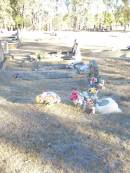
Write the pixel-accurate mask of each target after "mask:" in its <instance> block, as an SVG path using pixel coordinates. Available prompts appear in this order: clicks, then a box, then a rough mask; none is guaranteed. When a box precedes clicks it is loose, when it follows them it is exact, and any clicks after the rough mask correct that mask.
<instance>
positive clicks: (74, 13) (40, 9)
mask: <svg viewBox="0 0 130 173" xmlns="http://www.w3.org/2000/svg"><path fill="white" fill-rule="evenodd" d="M129 22H130V6H129V1H128V0H122V1H121V0H98V1H97V0H0V27H1V28H8V29H11V28H29V29H33V30H63V29H64V30H74V31H78V30H84V29H91V28H97V29H102V28H110V27H111V28H112V27H113V26H117V25H121V26H123V27H124V29H126V27H127V26H128V25H129Z"/></svg>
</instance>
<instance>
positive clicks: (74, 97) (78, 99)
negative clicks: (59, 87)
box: [70, 89, 84, 105]
mask: <svg viewBox="0 0 130 173" xmlns="http://www.w3.org/2000/svg"><path fill="white" fill-rule="evenodd" d="M70 100H71V101H72V102H73V104H74V105H78V104H79V105H82V104H83V100H84V98H83V97H82V96H81V93H80V92H79V91H78V90H77V89H73V90H72V92H71V95H70Z"/></svg>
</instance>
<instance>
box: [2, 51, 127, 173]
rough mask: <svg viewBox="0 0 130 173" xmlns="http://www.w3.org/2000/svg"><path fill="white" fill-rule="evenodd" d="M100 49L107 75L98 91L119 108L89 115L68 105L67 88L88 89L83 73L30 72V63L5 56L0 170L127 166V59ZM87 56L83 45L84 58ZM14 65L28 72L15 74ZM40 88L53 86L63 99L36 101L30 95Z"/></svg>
mask: <svg viewBox="0 0 130 173" xmlns="http://www.w3.org/2000/svg"><path fill="white" fill-rule="evenodd" d="M111 54H112V53H111ZM101 55H102V52H100V53H98V55H97V56H96V60H97V62H98V63H99V66H100V71H101V75H102V76H103V77H104V79H105V80H106V89H105V90H104V91H103V93H102V95H103V96H111V97H113V98H114V99H115V100H116V101H117V102H118V104H119V106H120V108H121V109H122V110H123V113H122V114H111V115H99V114H96V115H91V116H90V115H87V114H86V113H84V112H83V111H82V110H81V109H80V108H75V107H74V106H73V105H71V103H70V102H69V94H70V91H71V88H72V87H77V88H80V89H84V90H85V89H86V81H85V78H84V77H82V76H81V77H78V76H77V75H76V76H75V77H72V78H61V79H44V78H42V76H40V75H39V74H38V72H33V73H32V72H30V71H31V65H30V66H29V65H27V66H26V64H25V65H24V67H23V66H21V63H22V61H20V60H19V61H17V60H11V61H9V62H8V64H7V69H8V71H3V72H1V75H0V81H1V85H0V95H1V98H0V138H1V140H0V172H1V173H67V172H68V173H129V172H130V109H129V108H130V105H129V103H130V78H129V68H130V61H126V60H125V58H124V59H120V58H115V57H114V54H113V57H105V58H101ZM89 59H92V57H88V56H87V51H86V57H84V61H86V62H88V60H89ZM115 67H116V68H115ZM44 68H45V70H47V69H48V68H50V69H49V70H50V71H51V70H54V67H50V66H48V67H45V66H44ZM51 68H52V69H51ZM14 70H25V71H26V72H27V71H28V73H27V74H29V77H28V78H26V79H25V78H24V79H14V78H13V77H12V74H13V72H14ZM55 70H57V71H58V69H57V68H55ZM59 72H65V73H67V74H68V73H69V74H72V75H73V76H74V74H73V73H71V71H70V72H68V71H66V70H63V69H62V70H61V69H60V70H59ZM30 74H31V75H30ZM43 90H53V91H56V92H57V93H58V94H59V95H61V96H62V103H60V104H57V105H52V106H46V107H44V106H43V105H36V104H35V103H34V98H35V96H36V95H37V94H39V93H41V92H42V91H43Z"/></svg>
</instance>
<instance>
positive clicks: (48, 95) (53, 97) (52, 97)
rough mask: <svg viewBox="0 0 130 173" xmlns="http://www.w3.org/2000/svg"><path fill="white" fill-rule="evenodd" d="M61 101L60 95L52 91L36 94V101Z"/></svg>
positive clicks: (52, 102) (46, 102) (48, 102)
mask: <svg viewBox="0 0 130 173" xmlns="http://www.w3.org/2000/svg"><path fill="white" fill-rule="evenodd" d="M60 101H61V99H60V97H59V96H58V95H57V94H56V93H54V92H43V93H42V94H41V95H38V96H36V103H43V104H54V103H59V102H60Z"/></svg>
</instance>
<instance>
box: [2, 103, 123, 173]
mask: <svg viewBox="0 0 130 173" xmlns="http://www.w3.org/2000/svg"><path fill="white" fill-rule="evenodd" d="M1 108H2V109H6V106H5V107H4V106H2V105H1ZM21 109H22V107H21V108H20V107H19V106H18V107H17V106H16V110H15V111H14V112H13V114H12V115H13V116H12V118H13V117H15V118H17V119H18V120H20V122H21V125H18V126H16V127H15V130H14V128H12V124H9V123H7V124H8V128H5V129H1V127H0V129H1V132H0V135H1V136H2V138H3V139H4V140H5V141H6V142H7V143H10V144H11V145H13V146H15V147H16V148H19V149H20V151H21V149H22V150H24V151H25V152H27V153H29V152H30V153H31V152H34V153H37V154H38V156H39V158H40V159H41V160H42V161H43V165H44V163H46V162H51V164H52V165H53V166H54V167H55V168H57V169H58V168H61V169H63V170H64V172H71V171H73V172H82V173H86V172H92V173H97V172H107V173H111V172H112V168H111V167H110V165H109V162H108V161H107V154H108V153H106V152H102V151H98V152H97V151H96V149H95V148H93V145H92V144H94V145H95V147H96V146H100V147H101V148H102V149H103V148H104V146H105V145H106V144H104V143H103V142H101V141H100V140H97V139H93V138H91V137H90V135H89V133H88V134H87V133H85V134H82V133H81V132H80V131H78V129H77V125H78V126H79V124H76V123H75V122H73V121H70V120H68V121H67V120H64V119H63V118H59V117H58V116H57V115H55V114H47V113H44V112H39V111H36V110H35V111H34V110H33V112H32V111H31V110H30V112H27V113H26V112H25V111H26V110H24V111H21ZM8 111H9V112H12V110H11V108H8ZM5 126H6V124H5ZM86 126H87V124H86ZM79 127H80V128H81V127H82V124H81V125H80V126H79ZM92 128H96V127H95V126H94V127H92ZM99 130H100V129H99ZM114 147H115V148H116V146H114ZM114 169H117V170H118V169H120V167H119V168H114ZM59 172H60V171H59Z"/></svg>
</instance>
